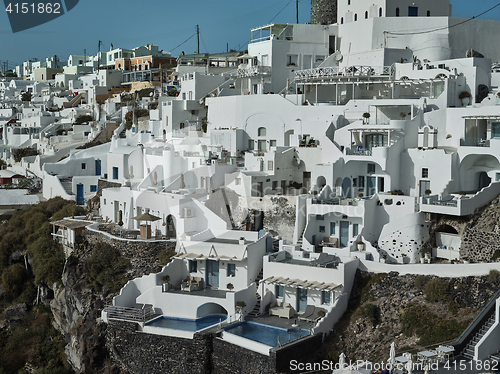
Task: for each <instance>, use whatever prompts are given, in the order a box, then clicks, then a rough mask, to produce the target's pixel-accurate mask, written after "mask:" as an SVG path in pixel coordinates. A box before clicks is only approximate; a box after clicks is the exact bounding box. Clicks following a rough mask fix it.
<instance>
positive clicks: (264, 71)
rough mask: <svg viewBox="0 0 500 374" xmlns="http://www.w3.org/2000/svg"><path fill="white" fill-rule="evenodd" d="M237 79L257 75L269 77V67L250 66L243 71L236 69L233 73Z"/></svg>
mask: <svg viewBox="0 0 500 374" xmlns="http://www.w3.org/2000/svg"><path fill="white" fill-rule="evenodd" d="M233 74H234V75H235V76H237V77H238V78H247V77H255V76H258V75H271V67H270V66H250V67H247V68H244V69H238V70H236V72H235V73H233Z"/></svg>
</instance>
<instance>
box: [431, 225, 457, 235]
mask: <svg viewBox="0 0 500 374" xmlns="http://www.w3.org/2000/svg"><path fill="white" fill-rule="evenodd" d="M436 232H446V233H448V234H458V231H457V229H455V228H454V227H453V226H450V225H441V226H439V227H438V229H437V230H436Z"/></svg>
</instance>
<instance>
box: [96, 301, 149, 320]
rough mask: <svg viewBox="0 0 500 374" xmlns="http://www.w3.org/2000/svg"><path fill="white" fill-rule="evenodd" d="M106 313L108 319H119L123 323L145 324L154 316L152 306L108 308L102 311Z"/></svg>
mask: <svg viewBox="0 0 500 374" xmlns="http://www.w3.org/2000/svg"><path fill="white" fill-rule="evenodd" d="M104 311H105V312H106V313H108V319H111V318H113V319H119V320H125V321H135V322H145V321H148V320H150V319H151V318H152V317H153V315H154V309H153V306H152V305H144V306H143V307H142V308H130V307H124V306H108V307H106V308H105V309H104Z"/></svg>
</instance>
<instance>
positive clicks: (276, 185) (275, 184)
mask: <svg viewBox="0 0 500 374" xmlns="http://www.w3.org/2000/svg"><path fill="white" fill-rule="evenodd" d="M277 188H278V181H273V191H276V189H277Z"/></svg>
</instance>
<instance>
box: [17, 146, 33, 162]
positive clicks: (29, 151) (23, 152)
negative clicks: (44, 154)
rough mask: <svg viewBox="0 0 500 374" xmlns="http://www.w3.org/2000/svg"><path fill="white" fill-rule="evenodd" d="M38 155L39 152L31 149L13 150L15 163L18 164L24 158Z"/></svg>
mask: <svg viewBox="0 0 500 374" xmlns="http://www.w3.org/2000/svg"><path fill="white" fill-rule="evenodd" d="M37 155H38V151H37V150H36V149H34V148H30V147H26V148H17V149H13V150H12V156H13V157H14V161H16V162H20V161H21V159H22V158H23V157H29V156H37Z"/></svg>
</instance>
